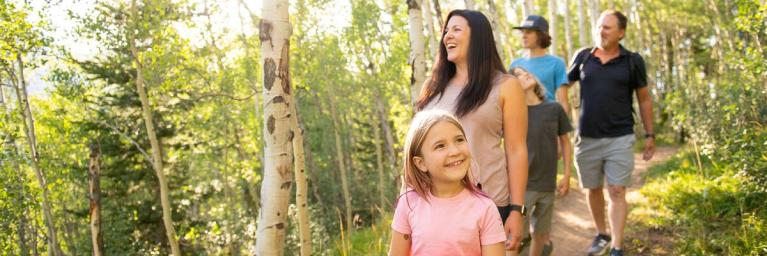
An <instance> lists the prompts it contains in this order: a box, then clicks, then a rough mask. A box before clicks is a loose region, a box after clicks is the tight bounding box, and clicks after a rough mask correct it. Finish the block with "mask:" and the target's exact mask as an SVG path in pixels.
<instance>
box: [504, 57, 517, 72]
mask: <svg viewBox="0 0 767 256" xmlns="http://www.w3.org/2000/svg"><path fill="white" fill-rule="evenodd" d="M517 66H519V59H516V60H513V61H511V64H509V69H508V70H506V71H509V72H511V69H513V68H515V67H517Z"/></svg>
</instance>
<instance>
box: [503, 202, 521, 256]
mask: <svg viewBox="0 0 767 256" xmlns="http://www.w3.org/2000/svg"><path fill="white" fill-rule="evenodd" d="M503 229H504V230H505V231H506V237H508V239H509V240H507V241H506V250H509V251H516V250H517V249H519V242H521V241H522V214H521V213H519V212H517V211H512V212H511V214H509V217H508V218H507V219H506V224H505V225H504V226H503Z"/></svg>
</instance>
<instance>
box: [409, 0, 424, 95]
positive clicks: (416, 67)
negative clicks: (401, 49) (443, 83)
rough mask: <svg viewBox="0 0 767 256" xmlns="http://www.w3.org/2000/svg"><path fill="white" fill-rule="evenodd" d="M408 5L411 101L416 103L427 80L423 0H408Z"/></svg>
mask: <svg viewBox="0 0 767 256" xmlns="http://www.w3.org/2000/svg"><path fill="white" fill-rule="evenodd" d="M407 7H408V11H407V13H408V21H409V24H410V67H411V70H412V73H411V76H410V103H411V105H415V102H416V100H418V96H419V94H420V93H421V85H423V83H424V81H426V62H425V60H424V56H423V55H424V38H423V23H422V19H421V1H420V0H407Z"/></svg>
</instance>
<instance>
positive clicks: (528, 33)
mask: <svg viewBox="0 0 767 256" xmlns="http://www.w3.org/2000/svg"><path fill="white" fill-rule="evenodd" d="M521 32H522V47H523V48H526V49H534V48H539V47H540V45H538V32H536V30H533V29H522V31H521Z"/></svg>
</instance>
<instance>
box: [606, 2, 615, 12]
mask: <svg viewBox="0 0 767 256" xmlns="http://www.w3.org/2000/svg"><path fill="white" fill-rule="evenodd" d="M607 3H608V4H607V6H610V9H613V10H615V1H614V0H610V1H607Z"/></svg>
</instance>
